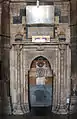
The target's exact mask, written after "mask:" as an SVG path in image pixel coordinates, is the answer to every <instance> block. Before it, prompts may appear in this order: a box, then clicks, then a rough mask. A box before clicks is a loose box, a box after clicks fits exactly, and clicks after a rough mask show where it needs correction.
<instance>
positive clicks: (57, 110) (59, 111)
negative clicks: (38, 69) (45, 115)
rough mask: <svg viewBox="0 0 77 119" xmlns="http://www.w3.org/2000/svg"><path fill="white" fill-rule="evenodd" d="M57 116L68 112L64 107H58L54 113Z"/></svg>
mask: <svg viewBox="0 0 77 119" xmlns="http://www.w3.org/2000/svg"><path fill="white" fill-rule="evenodd" d="M54 113H56V114H68V110H67V108H66V106H64V105H58V106H57V107H56V110H55V111H54Z"/></svg>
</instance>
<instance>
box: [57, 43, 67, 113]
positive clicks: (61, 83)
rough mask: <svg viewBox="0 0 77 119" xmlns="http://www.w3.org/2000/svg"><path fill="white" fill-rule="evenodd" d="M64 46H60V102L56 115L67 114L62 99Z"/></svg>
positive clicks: (63, 99)
mask: <svg viewBox="0 0 77 119" xmlns="http://www.w3.org/2000/svg"><path fill="white" fill-rule="evenodd" d="M65 48H66V46H65V45H63V44H61V45H60V46H59V49H60V102H59V107H58V113H63V114H65V113H67V112H66V107H65V98H64V80H65V79H64V53H65Z"/></svg>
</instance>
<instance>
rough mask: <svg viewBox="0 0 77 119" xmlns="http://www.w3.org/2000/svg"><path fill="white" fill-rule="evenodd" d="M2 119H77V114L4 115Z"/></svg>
mask: <svg viewBox="0 0 77 119" xmlns="http://www.w3.org/2000/svg"><path fill="white" fill-rule="evenodd" d="M0 119H77V114H73V115H55V114H51V116H50V115H48V116H44V115H43V116H40V115H39V116H31V115H30V114H29V115H22V116H21V115H17V116H15V115H7V116H6V115H3V116H0Z"/></svg>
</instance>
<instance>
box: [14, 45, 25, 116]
mask: <svg viewBox="0 0 77 119" xmlns="http://www.w3.org/2000/svg"><path fill="white" fill-rule="evenodd" d="M20 59H21V47H20V45H18V46H17V84H16V85H17V106H16V108H15V109H14V112H13V114H23V110H22V106H21V61H20Z"/></svg>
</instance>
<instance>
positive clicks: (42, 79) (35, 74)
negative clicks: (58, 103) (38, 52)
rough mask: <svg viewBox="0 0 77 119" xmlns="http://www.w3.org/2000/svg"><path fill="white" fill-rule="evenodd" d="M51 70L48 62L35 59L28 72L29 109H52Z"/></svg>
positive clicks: (43, 59) (44, 59)
mask: <svg viewBox="0 0 77 119" xmlns="http://www.w3.org/2000/svg"><path fill="white" fill-rule="evenodd" d="M52 93H53V70H52V69H51V66H50V63H49V61H48V60H47V59H46V58H45V57H43V56H39V57H36V58H35V59H34V60H33V61H32V63H31V67H30V71H29V94H30V95H29V99H30V106H31V107H52V97H53V95H52Z"/></svg>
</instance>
